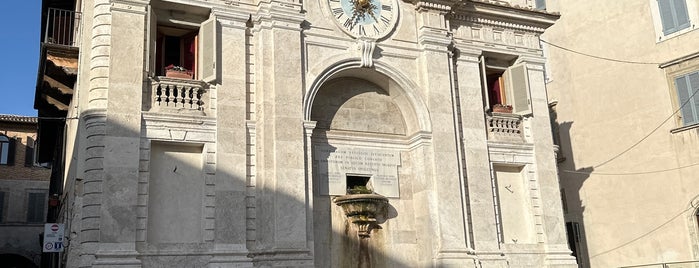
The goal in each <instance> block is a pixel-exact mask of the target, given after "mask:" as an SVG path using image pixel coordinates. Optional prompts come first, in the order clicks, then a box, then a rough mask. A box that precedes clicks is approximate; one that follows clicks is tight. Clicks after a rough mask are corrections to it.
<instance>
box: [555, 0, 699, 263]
mask: <svg viewBox="0 0 699 268" xmlns="http://www.w3.org/2000/svg"><path fill="white" fill-rule="evenodd" d="M622 2H623V3H622ZM665 2H666V1H656V0H652V1H618V2H613V3H612V2H610V1H553V2H552V3H550V5H549V6H548V8H549V10H554V11H558V12H560V13H561V19H560V20H559V21H557V22H556V24H555V25H554V26H552V27H551V28H549V29H548V30H547V32H546V34H544V36H543V38H542V39H543V40H545V41H548V42H550V43H551V44H553V45H556V46H558V47H554V46H553V45H546V46H545V49H546V50H547V52H548V55H549V57H548V59H549V61H548V64H549V65H548V66H547V67H548V68H547V69H548V70H547V71H548V72H549V77H548V78H549V81H548V83H547V89H548V93H549V98H550V99H551V100H556V101H557V104H556V105H555V110H556V113H557V120H556V121H557V128H558V130H559V133H560V141H561V143H560V144H561V156H562V158H561V160H563V159H565V160H564V161H562V162H561V163H560V164H559V171H560V179H561V186H562V189H563V192H564V196H565V198H566V200H565V203H566V204H567V205H566V213H565V217H566V221H567V222H568V225H569V226H570V231H571V232H570V234H569V235H570V239H571V241H572V242H573V246H574V249H575V251H576V253H577V255H578V257H579V259H578V260H579V263H580V264H581V267H625V266H632V265H639V266H633V267H661V266H664V265H663V264H664V263H673V262H685V261H690V262H691V261H693V262H692V263H684V264H668V265H667V266H665V267H695V266H696V265H697V263H699V262H697V260H699V255H698V254H699V251H698V249H699V246H698V245H699V237H698V236H697V233H699V232H698V231H697V230H699V227H698V225H697V217H696V215H697V208H696V207H697V196H698V195H699V191H698V190H697V189H698V187H699V185H698V182H697V180H696V174H698V173H699V168H698V167H697V166H696V163H697V162H699V156H698V155H697V153H696V148H697V145H698V144H699V137H698V136H697V133H698V132H697V128H696V127H697V125H696V124H694V123H692V124H685V123H683V114H686V111H685V112H683V111H680V106H681V104H682V103H681V102H680V99H679V98H678V90H677V83H676V79H677V78H678V77H681V76H684V75H687V74H689V73H693V72H696V71H697V70H699V61H698V60H697V52H699V51H698V50H697V46H696V45H695V44H696V40H697V38H699V31H696V30H695V29H696V28H695V26H694V24H696V22H697V20H698V19H699V9H698V8H697V1H693V0H687V1H684V0H682V1H674V2H675V3H674V4H676V5H686V15H687V18H688V19H689V21H691V25H688V26H687V27H685V28H682V29H679V30H677V31H676V32H672V33H670V32H669V31H664V30H663V26H662V23H661V14H660V12H659V9H658V8H659V4H664V3H665ZM676 8H679V6H677V7H676ZM592 10H594V11H592ZM592 14H594V15H592ZM676 14H681V13H680V12H679V11H678V12H676ZM665 15H666V16H668V15H671V13H666V14H665ZM666 19H667V17H666ZM670 19H672V18H670ZM631 21H633V22H631ZM666 22H667V21H666ZM670 22H672V20H670ZM666 28H667V25H666ZM559 47H562V48H565V49H568V50H563V49H561V48H559ZM570 50H572V51H575V52H578V53H575V52H571V51H570ZM580 53H583V54H587V55H592V56H596V57H590V56H586V55H583V54H580ZM694 90H695V91H696V87H695V89H694ZM695 98H696V97H695ZM684 107H685V110H686V109H687V108H688V109H690V110H689V111H690V112H691V111H692V110H691V109H692V103H691V102H689V103H688V104H687V105H685V106H684ZM644 265H647V266H644Z"/></svg>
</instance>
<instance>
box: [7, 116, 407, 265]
mask: <svg viewBox="0 0 699 268" xmlns="http://www.w3.org/2000/svg"><path fill="white" fill-rule="evenodd" d="M106 121H107V122H108V123H109V124H112V126H108V127H106V128H105V131H104V134H105V139H106V138H109V137H110V135H114V136H119V137H123V136H129V137H140V135H141V133H136V132H134V131H131V130H130V129H133V128H128V127H123V126H122V127H115V126H114V125H113V124H115V122H113V121H110V120H109V119H107V120H106ZM75 123H76V124H80V127H79V128H78V129H81V130H82V131H85V124H86V123H85V118H83V119H81V120H79V122H78V120H75ZM67 129H68V131H70V129H72V127H71V126H70V125H69V126H68V127H67ZM91 135H94V134H91ZM78 136H79V137H82V138H73V139H72V140H73V141H75V142H73V143H71V142H67V143H66V144H68V145H70V144H75V150H73V151H72V154H71V155H67V156H66V159H68V160H69V161H65V160H62V161H63V163H64V164H65V165H66V168H68V169H69V173H68V174H69V175H68V178H69V179H68V180H67V181H66V182H65V185H63V183H62V182H63V180H58V179H57V180H52V183H54V182H61V185H58V186H57V187H56V188H55V189H58V192H59V193H60V194H62V195H63V196H64V197H63V202H62V204H61V206H62V207H59V208H58V211H62V212H64V213H65V212H68V213H73V214H72V215H57V217H56V218H55V219H56V220H57V221H59V222H61V221H63V219H72V220H73V222H72V223H70V222H66V236H70V238H69V241H68V242H69V243H68V245H67V248H66V251H65V252H64V254H63V259H62V260H61V262H62V264H61V265H60V267H70V266H71V265H76V264H78V263H80V262H81V261H80V260H83V261H84V260H85V259H86V258H87V259H90V258H92V261H94V256H92V257H90V256H88V257H85V256H79V255H81V254H87V255H90V254H95V252H96V250H97V248H96V247H98V244H99V243H115V242H118V243H131V242H133V243H134V244H135V248H136V251H137V252H138V254H137V255H136V257H135V258H137V259H139V260H140V262H141V265H142V267H219V266H216V265H223V264H226V263H230V264H233V265H240V264H243V263H255V265H256V266H257V265H262V266H265V265H268V264H273V263H274V264H276V265H279V264H281V265H298V266H305V265H304V264H308V263H310V262H311V261H313V260H315V266H316V267H320V266H319V263H330V264H331V267H410V266H412V265H410V264H408V263H405V262H404V261H402V260H399V259H397V258H394V257H393V256H392V254H393V253H394V252H398V251H400V250H399V249H397V248H396V247H395V246H393V245H392V244H391V242H390V239H387V238H390V237H391V236H388V235H387V234H386V232H388V231H389V229H390V228H386V227H387V226H390V221H391V218H393V217H396V216H397V217H400V215H399V213H398V212H397V211H396V209H395V208H394V207H392V206H390V205H389V207H388V211H387V214H386V216H385V217H382V218H379V222H378V226H376V228H374V229H373V230H372V231H371V238H368V239H364V240H363V239H360V238H359V236H358V234H357V229H356V226H354V225H353V223H350V222H348V220H347V218H346V217H344V218H333V219H313V218H312V216H310V215H308V213H311V215H312V214H313V213H314V212H315V211H314V210H316V211H317V210H319V209H322V210H328V211H323V212H320V213H321V214H325V215H330V216H331V217H336V216H337V215H336V214H333V213H332V212H331V211H330V210H332V208H335V207H337V206H336V205H335V204H334V203H333V201H332V198H331V197H328V196H318V195H316V194H314V192H315V193H317V192H318V189H313V192H307V193H306V195H305V196H302V195H297V196H294V195H291V194H290V193H292V194H296V193H294V192H293V190H296V189H307V186H308V185H310V184H315V186H314V188H315V187H317V183H314V182H313V181H312V180H311V179H310V178H291V177H288V178H287V177H286V176H288V175H286V174H277V175H276V176H277V177H276V178H275V179H271V180H270V179H266V178H264V176H265V175H264V174H265V173H264V172H256V173H253V174H254V175H255V176H256V178H255V180H254V182H251V180H250V172H249V171H248V172H246V173H247V174H243V173H241V174H233V173H232V172H227V171H225V169H222V168H214V169H213V170H215V171H211V170H210V169H209V168H210V167H207V165H210V164H211V161H210V159H208V158H207V153H208V152H207V149H206V148H205V147H206V146H216V144H206V145H205V144H202V143H195V142H176V141H172V140H157V139H153V140H150V144H151V145H149V146H147V149H148V150H149V151H150V152H149V153H148V154H147V155H150V160H149V161H147V162H148V163H144V161H143V159H144V157H143V156H141V161H140V167H138V169H139V174H138V177H135V178H134V177H131V178H128V177H121V175H123V174H128V173H122V172H117V173H118V174H108V173H107V172H106V171H105V172H104V175H103V181H102V182H101V183H102V187H103V188H105V189H110V191H111V190H113V191H111V192H106V191H105V192H103V193H101V196H102V198H103V200H102V203H101V205H100V206H101V210H102V211H101V215H102V216H101V217H100V218H99V221H100V222H101V225H100V226H111V227H110V229H107V228H105V227H101V228H102V229H100V230H98V232H99V236H97V240H96V241H94V240H91V238H90V237H88V236H85V234H86V233H89V231H87V232H86V230H81V229H79V228H82V227H80V226H86V225H85V224H86V222H80V221H81V219H85V218H86V217H88V218H89V215H87V212H86V211H85V210H84V208H85V207H86V206H89V204H87V198H88V197H87V195H88V194H89V193H88V191H87V183H94V181H93V180H91V178H90V176H91V175H88V174H76V173H75V169H76V168H77V167H78V163H76V162H75V161H78V159H81V154H84V153H85V152H82V153H80V152H79V149H78V148H81V149H82V150H86V149H85V148H86V147H87V148H92V147H91V145H90V144H87V143H90V141H89V140H87V139H85V136H86V135H85V134H78ZM68 137H69V138H70V137H71V136H70V135H69V136H68ZM141 139H142V138H141ZM77 141H82V142H83V143H84V144H79V143H77ZM218 142H219V143H220V142H221V141H220V140H219V141H218ZM153 144H165V145H166V146H164V147H161V149H163V148H164V151H162V150H161V151H157V152H156V151H155V149H154V146H153ZM123 146H132V144H131V145H130V144H123ZM111 147H120V146H119V145H118V144H113V145H111ZM144 148H145V147H144V145H143V143H141V145H140V150H139V151H140V154H141V155H144ZM170 148H175V149H174V150H170ZM220 148H221V145H218V147H217V149H218V150H221V149H220ZM253 150H254V149H253ZM69 152H70V151H69ZM275 153H276V154H280V153H281V152H275ZM104 154H105V156H107V149H105V151H104ZM155 154H157V155H155ZM196 154H200V155H199V156H198V157H197V156H196ZM299 157H301V156H299ZM71 159H72V160H71ZM192 159H199V161H201V165H199V164H193V162H192V161H191V160H192ZM216 159H217V160H216V162H217V165H221V164H222V162H226V161H232V160H230V159H225V158H224V157H222V156H216ZM90 161H93V159H91V160H90ZM103 161H104V160H103ZM156 161H157V162H158V163H157V165H160V166H158V167H155V166H154V165H156V164H155V163H154V162H156ZM258 161H262V160H261V159H260V160H258ZM80 164H81V165H83V164H84V163H80ZM248 165H249V163H248ZM55 166H61V165H55ZM146 166H147V168H146ZM128 168H130V169H134V167H128ZM156 168H157V170H158V171H157V172H156ZM248 168H249V166H248ZM105 170H108V169H107V168H105ZM110 170H114V169H113V168H112V169H110ZM222 170H223V171H222ZM121 171H123V170H121ZM144 173H147V174H144ZM245 176H247V178H246V177H245ZM76 177H77V178H79V179H78V180H76ZM144 178H145V179H144ZM279 180H292V181H294V182H296V183H298V184H300V185H296V186H293V187H292V188H294V189H275V188H274V187H276V186H275V184H276V183H275V181H279ZM125 182H128V183H129V184H130V183H133V184H138V185H132V186H129V187H133V188H132V189H136V188H137V187H142V188H139V189H145V193H144V192H143V190H138V192H140V193H139V194H138V196H136V195H134V196H131V197H129V198H127V199H124V197H123V196H119V195H123V194H124V193H125V192H124V191H122V190H120V189H119V188H118V187H117V186H120V185H125ZM285 184H287V185H288V183H285ZM144 195H145V198H147V200H148V204H147V205H146V206H145V207H143V206H141V205H136V209H127V208H129V207H130V205H129V204H133V203H135V201H133V202H132V201H128V200H136V199H139V198H144ZM311 198H312V199H311ZM78 199H81V200H78ZM76 200H77V201H76ZM311 200H314V201H311ZM196 207H199V208H200V209H198V210H197V209H191V208H196ZM337 208H338V209H339V207H337ZM139 210H143V211H144V212H143V213H145V214H142V215H141V214H139V212H138V211H139ZM79 214H80V215H79ZM144 219H145V220H144ZM141 220H143V221H144V222H143V223H141V222H139V221H141ZM337 222H344V225H343V227H342V228H340V231H337V230H338V228H337V227H338V226H334V227H333V226H330V225H331V224H333V223H337ZM105 223H106V224H105ZM121 224H123V225H121ZM139 226H146V227H144V228H142V227H139ZM112 229H113V230H112ZM318 230H323V231H321V232H318ZM304 231H305V232H304ZM129 234H131V236H129ZM133 234H135V235H133ZM315 235H323V236H327V237H328V238H329V240H330V241H338V242H336V243H331V244H332V245H335V244H341V245H342V247H341V248H333V247H328V251H329V252H331V255H330V256H326V255H321V254H318V253H316V254H315V255H313V250H314V243H318V241H319V239H318V238H317V237H314V236H315ZM125 237H132V238H125ZM133 237H135V239H136V241H125V240H124V239H127V240H128V239H133ZM326 240H328V239H326ZM365 242H368V243H365ZM219 245H227V246H229V247H231V246H232V247H240V248H238V249H235V250H229V251H226V250H223V251H220V249H217V247H218V246H219ZM241 246H242V247H241ZM327 246H330V245H327ZM362 247H364V248H367V249H368V251H369V252H368V256H360V255H359V254H362V251H363V250H362ZM315 248H316V249H317V248H318V245H316V246H315ZM71 250H77V251H78V252H76V251H74V252H69V251H71ZM326 252H327V251H326ZM66 253H68V254H66ZM365 253H366V252H365ZM115 254H119V253H118V252H116V253H115ZM3 257H4V256H3ZM287 257H288V258H287ZM44 258H45V259H47V260H51V262H52V264H51V265H47V266H43V267H59V266H58V258H57V256H54V255H52V254H45V257H44ZM120 258H123V257H120ZM362 258H365V260H366V258H368V260H369V262H368V264H367V263H362V261H360V260H361V259H362ZM227 260H232V261H230V262H227ZM2 263H5V262H2ZM66 265H67V266H66ZM3 267H5V266H3ZM10 267H12V266H10ZM17 267H25V266H17ZM26 267H35V266H26ZM115 267H117V266H115Z"/></svg>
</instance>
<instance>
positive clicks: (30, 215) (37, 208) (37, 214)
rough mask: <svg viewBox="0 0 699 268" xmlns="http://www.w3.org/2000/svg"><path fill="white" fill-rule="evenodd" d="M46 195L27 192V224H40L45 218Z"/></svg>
mask: <svg viewBox="0 0 699 268" xmlns="http://www.w3.org/2000/svg"><path fill="white" fill-rule="evenodd" d="M45 208H46V193H43V192H29V193H28V195H27V222H28V223H42V222H44V219H45V218H46V214H45Z"/></svg>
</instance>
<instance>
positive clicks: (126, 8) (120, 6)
mask: <svg viewBox="0 0 699 268" xmlns="http://www.w3.org/2000/svg"><path fill="white" fill-rule="evenodd" d="M147 7H148V2H147V1H130V0H111V7H110V10H111V11H122V12H126V13H134V14H139V15H146V13H147V10H146V9H147Z"/></svg>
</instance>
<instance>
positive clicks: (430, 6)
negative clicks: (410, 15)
mask: <svg viewBox="0 0 699 268" xmlns="http://www.w3.org/2000/svg"><path fill="white" fill-rule="evenodd" d="M415 10H417V11H425V10H434V11H439V12H443V13H444V14H446V13H449V12H450V11H451V6H448V5H444V4H438V3H432V2H425V1H420V2H417V3H415Z"/></svg>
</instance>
